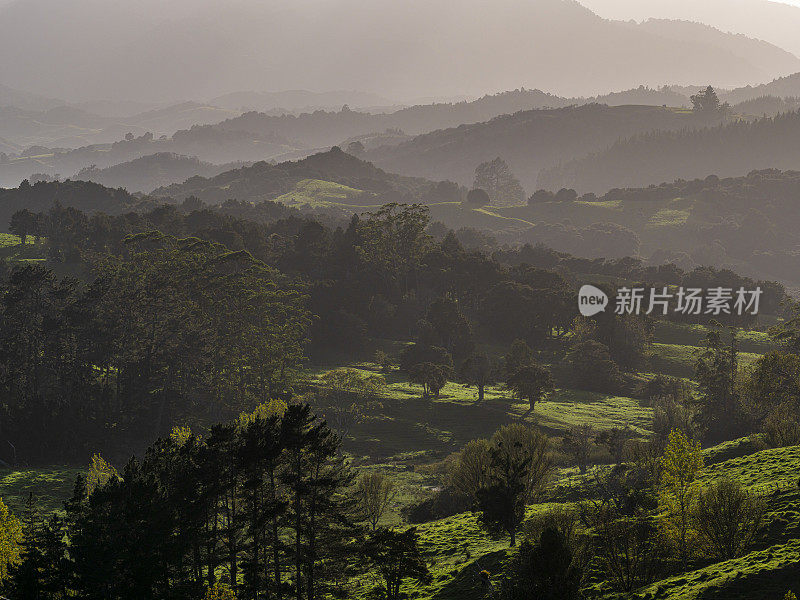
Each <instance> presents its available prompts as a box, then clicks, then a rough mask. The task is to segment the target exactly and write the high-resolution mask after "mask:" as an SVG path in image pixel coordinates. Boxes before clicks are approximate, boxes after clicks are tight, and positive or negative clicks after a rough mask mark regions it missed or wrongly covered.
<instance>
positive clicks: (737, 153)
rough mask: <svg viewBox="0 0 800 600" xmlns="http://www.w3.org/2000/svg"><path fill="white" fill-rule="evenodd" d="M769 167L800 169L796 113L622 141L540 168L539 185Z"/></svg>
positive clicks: (621, 182)
mask: <svg viewBox="0 0 800 600" xmlns="http://www.w3.org/2000/svg"><path fill="white" fill-rule="evenodd" d="M768 168H776V169H800V112H790V113H786V114H782V115H778V116H776V117H774V118H762V119H758V120H756V121H755V122H752V123H750V122H745V121H742V122H737V123H731V124H728V125H725V126H724V127H714V128H710V129H702V130H695V131H680V132H657V133H652V134H649V135H643V136H639V137H633V138H631V139H627V140H622V141H620V142H618V143H616V144H614V145H613V146H611V147H609V148H608V149H605V150H603V151H601V152H598V153H596V154H592V155H589V156H586V157H584V158H581V159H578V160H573V161H570V162H568V163H566V164H564V165H562V166H560V167H557V168H553V169H549V170H547V171H545V172H543V173H542V174H541V176H540V178H539V181H538V186H539V187H543V188H547V189H559V188H561V187H571V188H575V189H577V190H579V191H593V192H596V193H601V192H604V191H606V190H608V189H611V188H625V187H639V186H644V185H649V184H651V183H654V182H659V181H672V180H673V179H676V178H681V179H693V178H695V177H705V176H707V175H710V174H714V175H718V176H720V177H729V176H735V175H741V174H742V173H747V172H749V171H751V170H753V169H768Z"/></svg>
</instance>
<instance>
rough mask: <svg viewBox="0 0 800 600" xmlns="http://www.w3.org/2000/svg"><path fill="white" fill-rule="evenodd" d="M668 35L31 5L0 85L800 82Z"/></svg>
mask: <svg viewBox="0 0 800 600" xmlns="http://www.w3.org/2000/svg"><path fill="white" fill-rule="evenodd" d="M704 1H705V0H704ZM351 15H358V16H359V18H357V19H355V18H351ZM98 23H101V24H102V26H101V27H100V26H98ZM654 27H655V26H654V25H652V24H651V25H649V26H643V25H635V24H631V23H625V22H619V21H611V20H606V19H603V18H601V17H599V16H597V15H596V14H595V13H593V12H591V11H590V10H589V9H587V8H585V7H584V6H582V5H580V4H578V3H577V2H575V1H574V0H536V2H529V1H524V0H496V1H495V2H493V3H491V4H487V3H485V2H483V1H482V0H462V2H460V3H459V4H458V10H457V11H454V10H453V6H452V3H451V2H450V1H449V0H406V1H404V2H395V1H394V0H340V1H338V2H336V3H320V2H313V1H311V0H298V1H297V2H293V3H290V4H286V5H284V4H282V3H270V2H243V1H242V0H230V1H229V2H225V3H220V2H219V1H218V0H173V1H172V2H170V3H168V6H167V5H166V4H165V3H163V2H160V0H137V1H136V2H133V3H125V2H109V1H107V0H70V2H64V1H63V0H24V1H23V2H14V3H11V4H9V5H7V6H5V7H3V8H0V80H2V81H3V82H4V83H5V84H6V85H9V86H11V87H15V88H18V89H27V90H31V91H32V92H35V93H37V94H40V95H43V96H53V95H58V96H61V97H64V98H66V99H68V100H71V101H79V100H83V99H88V98H108V99H112V100H113V99H125V100H136V101H150V102H153V101H155V102H164V101H167V100H169V99H172V100H173V101H174V100H175V99H176V98H214V97H219V96H221V95H222V94H225V93H228V92H229V91H230V90H236V89H239V90H241V89H254V88H255V89H258V88H261V89H286V90H293V89H308V88H314V89H323V90H324V89H333V90H337V89H338V90H341V89H353V90H370V91H371V92H374V93H376V94H378V95H380V96H384V97H387V98H409V97H415V96H416V97H419V96H456V95H464V94H466V95H479V94H482V93H485V92H486V91H488V90H503V89H514V88H518V87H520V86H525V87H539V88H541V89H547V90H550V91H551V92H553V93H555V94H558V95H561V96H593V95H597V94H598V93H604V92H605V91H607V90H612V89H625V88H630V87H633V86H637V85H639V84H644V85H649V86H660V85H663V84H664V83H665V82H672V83H675V84H686V85H695V84H700V83H712V84H714V85H717V86H720V87H737V86H742V85H747V84H751V83H753V82H757V81H766V80H769V79H772V78H774V77H779V76H783V75H787V74H789V73H792V72H797V71H800V66H798V65H795V66H792V64H793V63H792V58H791V56H788V55H787V53H786V52H785V51H784V50H782V49H780V48H778V47H777V46H770V45H765V44H762V43H757V42H754V41H753V40H751V39H747V38H741V37H738V36H735V35H729V34H726V33H723V32H720V31H718V30H713V29H712V28H710V27H705V26H691V27H689V28H687V27H686V26H685V25H680V24H675V23H671V24H667V23H662V24H660V25H658V26H657V27H655V30H654V29H653V28H654ZM409 31H413V32H414V35H413V36H409V35H408V32H409ZM32 33H33V34H32ZM41 40H47V44H42V43H41ZM98 48H102V51H101V52H98ZM487 49H491V51H487ZM19 56H24V57H25V60H24V61H20V60H18V58H17V57H19ZM277 57H291V60H278V59H277ZM76 65H80V69H77V68H75V66H76ZM208 73H214V76H213V77H204V76H199V74H208Z"/></svg>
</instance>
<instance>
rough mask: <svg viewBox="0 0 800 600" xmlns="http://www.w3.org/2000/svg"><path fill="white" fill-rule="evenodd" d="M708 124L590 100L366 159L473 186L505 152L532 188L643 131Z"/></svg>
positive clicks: (433, 136)
mask: <svg viewBox="0 0 800 600" xmlns="http://www.w3.org/2000/svg"><path fill="white" fill-rule="evenodd" d="M703 123H704V122H703V121H702V120H701V119H700V118H698V117H697V116H696V115H693V114H691V113H688V114H687V113H685V112H680V111H674V110H671V109H669V108H662V107H661V106H617V107H609V106H605V105H598V104H589V105H583V106H572V107H566V108H559V109H553V110H531V111H520V112H517V113H515V114H512V115H503V116H500V117H496V118H494V119H491V120H489V121H486V122H482V123H475V124H471V125H461V126H459V127H452V128H448V129H443V130H439V131H434V132H431V133H427V134H423V135H420V136H417V137H416V138H414V139H413V140H410V141H408V142H404V143H401V144H399V145H396V146H391V147H383V148H377V149H375V150H372V151H369V152H367V154H366V158H367V159H368V160H371V161H373V162H374V163H375V164H376V165H378V166H379V167H381V168H384V169H387V170H389V171H392V172H395V173H403V174H406V175H413V176H418V177H427V178H430V179H451V180H453V181H455V182H457V183H459V184H462V185H471V184H472V181H473V176H474V171H475V168H476V167H477V166H478V165H479V164H480V163H482V162H485V161H489V160H492V159H494V158H496V157H501V158H503V159H504V160H505V161H506V162H507V163H508V164H509V165H510V167H511V169H512V171H513V172H514V174H515V175H516V176H517V177H518V178H519V179H520V180H521V182H522V184H523V186H524V187H525V188H526V190H527V191H528V193H532V192H533V191H534V189H535V186H536V180H537V176H538V174H539V171H540V170H542V169H546V168H549V167H553V166H555V165H558V164H559V163H560V162H562V161H567V160H570V158H572V157H575V156H581V155H584V154H586V153H588V152H591V151H593V150H594V151H599V150H602V149H605V148H607V147H608V146H609V145H611V144H613V143H614V142H615V141H616V140H618V139H620V138H625V137H629V136H632V135H635V134H637V133H645V132H652V131H657V130H677V129H685V128H691V127H699V126H702V124H703Z"/></svg>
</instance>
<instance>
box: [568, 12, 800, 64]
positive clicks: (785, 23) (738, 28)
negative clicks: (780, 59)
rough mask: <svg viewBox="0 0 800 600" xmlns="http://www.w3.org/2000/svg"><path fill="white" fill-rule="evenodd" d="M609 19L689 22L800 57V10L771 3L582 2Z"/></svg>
mask: <svg viewBox="0 0 800 600" xmlns="http://www.w3.org/2000/svg"><path fill="white" fill-rule="evenodd" d="M580 3H581V4H583V5H584V6H586V7H587V8H589V9H591V10H593V11H594V12H596V13H597V14H599V15H600V16H602V17H605V18H608V19H620V20H628V19H636V20H637V21H643V20H645V19H650V18H658V19H689V20H692V21H698V22H700V23H707V24H709V25H711V26H713V27H717V28H719V29H721V30H723V31H732V32H734V33H742V34H745V35H749V36H752V37H755V38H758V39H761V40H766V41H768V42H770V43H772V44H775V45H776V46H779V47H781V48H785V49H786V50H788V51H789V52H793V53H794V54H796V55H798V56H800V37H798V35H797V32H798V31H800V8H798V7H796V6H789V5H788V4H786V3H783V2H773V1H770V0H702V1H700V2H698V1H697V0H580Z"/></svg>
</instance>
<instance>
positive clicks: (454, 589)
mask: <svg viewBox="0 0 800 600" xmlns="http://www.w3.org/2000/svg"><path fill="white" fill-rule="evenodd" d="M506 556H507V552H506V551H505V550H497V551H495V552H490V553H489V554H485V555H483V556H481V557H480V558H479V559H477V560H474V561H472V562H471V563H468V564H467V565H465V566H464V567H463V568H462V569H461V570H460V571H459V572H458V574H457V575H456V576H455V577H453V578H452V579H450V581H448V582H447V583H445V584H444V585H443V586H442V587H441V588H440V589H439V590H438V591H437V592H436V593H435V594H434V595H433V598H434V600H478V599H480V598H491V597H492V595H491V593H490V589H489V588H488V587H487V586H486V584H485V583H483V581H482V580H481V577H480V573H481V571H484V570H485V571H488V572H489V573H490V574H491V575H493V576H496V575H497V574H498V573H501V572H502V570H503V565H504V563H505V561H506Z"/></svg>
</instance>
